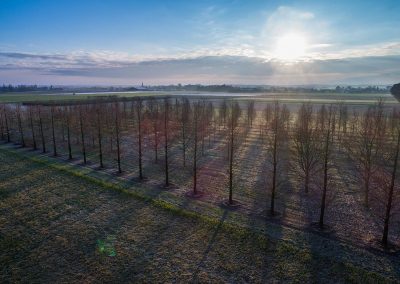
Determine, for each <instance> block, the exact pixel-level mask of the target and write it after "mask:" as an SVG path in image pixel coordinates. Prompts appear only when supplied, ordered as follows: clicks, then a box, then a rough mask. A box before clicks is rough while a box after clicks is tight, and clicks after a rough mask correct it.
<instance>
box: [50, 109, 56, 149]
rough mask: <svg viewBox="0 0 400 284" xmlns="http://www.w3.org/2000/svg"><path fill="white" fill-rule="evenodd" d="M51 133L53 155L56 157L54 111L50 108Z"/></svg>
mask: <svg viewBox="0 0 400 284" xmlns="http://www.w3.org/2000/svg"><path fill="white" fill-rule="evenodd" d="M51 132H52V136H53V155H54V156H55V157H56V156H57V145H56V134H55V130H54V109H53V108H51Z"/></svg>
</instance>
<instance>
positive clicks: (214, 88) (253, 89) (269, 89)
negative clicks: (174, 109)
mask: <svg viewBox="0 0 400 284" xmlns="http://www.w3.org/2000/svg"><path fill="white" fill-rule="evenodd" d="M151 88H152V89H153V90H156V91H194V92H227V93H298V92H301V93H332V92H336V93H387V92H389V90H390V88H391V86H383V87H382V86H367V87H354V86H337V87H336V88H327V87H293V86H285V87H283V86H250V87H248V86H232V85H207V86H206V85H181V84H178V85H168V86H153V87H151Z"/></svg>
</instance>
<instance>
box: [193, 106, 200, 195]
mask: <svg viewBox="0 0 400 284" xmlns="http://www.w3.org/2000/svg"><path fill="white" fill-rule="evenodd" d="M199 112H200V104H199V103H198V102H196V103H194V105H193V146H194V147H193V148H194V149H193V195H197V143H198V136H197V134H198V133H197V126H198V119H199Z"/></svg>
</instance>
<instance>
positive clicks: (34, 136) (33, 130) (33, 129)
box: [29, 107, 37, 150]
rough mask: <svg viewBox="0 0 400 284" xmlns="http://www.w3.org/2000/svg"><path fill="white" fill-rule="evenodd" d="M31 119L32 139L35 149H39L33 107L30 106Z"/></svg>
mask: <svg viewBox="0 0 400 284" xmlns="http://www.w3.org/2000/svg"><path fill="white" fill-rule="evenodd" d="M29 120H30V124H31V131H32V140H33V150H36V149H37V145H36V135H35V127H34V126H33V115H32V108H31V107H30V108H29Z"/></svg>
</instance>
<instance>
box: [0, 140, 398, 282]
mask: <svg viewBox="0 0 400 284" xmlns="http://www.w3.org/2000/svg"><path fill="white" fill-rule="evenodd" d="M33 160H34V158H32V156H30V155H29V153H27V152H20V151H19V150H5V149H4V148H0V163H1V165H11V164H12V165H13V166H12V167H10V166H1V167H0V179H1V180H2V182H1V184H0V212H1V214H0V251H1V252H0V264H1V273H0V275H1V276H0V282H7V281H11V282H25V283H26V282H30V283H33V282H99V281H102V282H147V283H149V282H152V283H159V282H181V283H182V282H183V283H187V282H214V283H215V282H237V283H246V282H247V283H261V282H266V281H268V282H298V283H304V282H323V283H340V282H359V283H385V282H390V281H393V282H395V281H398V280H399V279H400V278H399V267H398V263H396V262H395V259H396V258H394V259H392V258H390V257H388V256H380V255H375V254H370V253H368V252H360V251H358V250H357V249H355V248H350V250H353V251H350V252H347V253H346V252H345V250H343V251H336V252H335V257H332V255H330V254H331V253H332V252H330V246H329V242H325V243H323V245H321V244H318V242H311V241H310V242H309V243H304V242H303V243H300V242H298V243H297V241H296V240H295V239H294V238H289V239H288V234H287V233H285V232H286V229H285V228H283V227H282V228H281V229H280V234H281V235H282V238H281V239H282V240H278V239H276V238H273V237H270V236H269V235H268V234H261V233H257V232H255V231H253V230H250V229H245V228H243V227H241V226H231V225H230V222H229V220H230V218H231V216H230V215H232V214H233V213H232V212H231V211H229V210H221V211H220V212H219V213H220V216H219V217H217V218H214V217H213V218H210V217H204V216H202V215H201V214H197V213H196V214H194V213H193V212H191V211H186V210H182V209H177V207H175V206H174V205H171V204H168V203H165V202H164V203H162V202H154V199H152V198H151V199H150V198H149V199H146V198H138V197H139V195H137V194H134V193H135V192H137V191H138V188H137V187H140V185H134V186H131V187H127V188H125V189H123V190H122V189H120V188H118V187H116V186H114V185H113V184H112V183H107V182H94V181H93V180H92V179H90V178H87V175H83V176H82V175H80V174H79V172H77V171H76V170H74V169H72V170H71V169H70V168H68V167H61V166H57V163H56V162H54V163H52V162H51V160H49V159H44V160H40V162H38V159H36V160H37V161H33ZM131 193H132V194H131ZM267 227H268V225H267ZM271 230H273V228H271ZM285 235H286V240H284V239H285V237H284V236H285ZM295 235H296V236H297V238H298V239H301V233H299V232H297V233H296V234H295ZM309 240H311V239H309ZM348 249H349V248H348ZM361 254H364V258H365V259H364V260H362V259H361V260H360V259H357V255H361ZM340 255H343V256H344V257H343V258H340V257H339V256H340Z"/></svg>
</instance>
